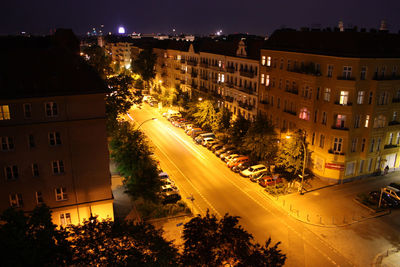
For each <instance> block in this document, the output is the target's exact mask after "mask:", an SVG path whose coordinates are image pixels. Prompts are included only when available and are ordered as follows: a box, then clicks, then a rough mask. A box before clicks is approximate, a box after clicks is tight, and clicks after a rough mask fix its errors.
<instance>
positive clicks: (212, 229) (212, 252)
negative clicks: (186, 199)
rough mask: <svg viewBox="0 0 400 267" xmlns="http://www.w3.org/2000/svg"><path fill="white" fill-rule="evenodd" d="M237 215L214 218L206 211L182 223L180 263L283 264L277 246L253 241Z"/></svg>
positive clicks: (184, 264)
mask: <svg viewBox="0 0 400 267" xmlns="http://www.w3.org/2000/svg"><path fill="white" fill-rule="evenodd" d="M238 219H239V217H235V216H229V215H228V214H225V216H224V217H223V218H222V219H221V220H218V219H217V218H216V217H215V216H214V215H210V214H209V213H208V212H207V215H206V216H205V217H200V216H197V217H195V218H193V219H191V220H190V221H189V222H188V223H186V224H185V225H184V228H183V240H184V251H183V255H182V257H181V264H182V265H183V266H225V265H230V266H283V264H284V263H285V260H286V256H285V255H284V254H283V253H282V252H281V250H279V249H278V246H279V244H280V242H278V243H276V244H275V245H274V246H272V247H270V244H271V239H268V240H267V242H266V244H265V245H264V246H261V245H259V244H258V243H254V241H253V236H252V235H251V234H249V233H248V232H247V231H246V230H244V229H243V228H242V227H241V226H240V225H239V224H238V223H239V220H238Z"/></svg>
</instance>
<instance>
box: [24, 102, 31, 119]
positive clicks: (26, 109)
mask: <svg viewBox="0 0 400 267" xmlns="http://www.w3.org/2000/svg"><path fill="white" fill-rule="evenodd" d="M24 117H25V119H30V118H31V117H32V107H31V104H29V103H26V104H24Z"/></svg>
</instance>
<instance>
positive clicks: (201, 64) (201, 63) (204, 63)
mask: <svg viewBox="0 0 400 267" xmlns="http://www.w3.org/2000/svg"><path fill="white" fill-rule="evenodd" d="M200 67H202V68H208V63H206V62H200Z"/></svg>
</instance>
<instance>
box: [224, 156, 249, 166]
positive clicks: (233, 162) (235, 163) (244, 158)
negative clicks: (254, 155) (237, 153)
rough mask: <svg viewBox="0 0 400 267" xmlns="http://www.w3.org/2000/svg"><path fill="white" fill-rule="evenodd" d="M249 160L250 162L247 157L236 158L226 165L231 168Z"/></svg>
mask: <svg viewBox="0 0 400 267" xmlns="http://www.w3.org/2000/svg"><path fill="white" fill-rule="evenodd" d="M249 160H250V159H249V157H247V156H242V157H237V158H235V159H233V160H231V161H229V162H228V163H227V165H228V168H232V167H233V166H237V165H239V164H240V163H243V162H246V161H249Z"/></svg>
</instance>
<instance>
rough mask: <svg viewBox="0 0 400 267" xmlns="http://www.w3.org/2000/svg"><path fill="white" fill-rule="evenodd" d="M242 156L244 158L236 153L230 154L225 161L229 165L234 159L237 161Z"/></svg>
mask: <svg viewBox="0 0 400 267" xmlns="http://www.w3.org/2000/svg"><path fill="white" fill-rule="evenodd" d="M241 156H243V155H240V154H239V153H237V154H236V153H235V154H230V155H228V156H227V157H226V158H225V159H224V161H225V162H226V163H227V164H228V163H229V162H230V161H231V160H233V159H236V158H239V157H241Z"/></svg>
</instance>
